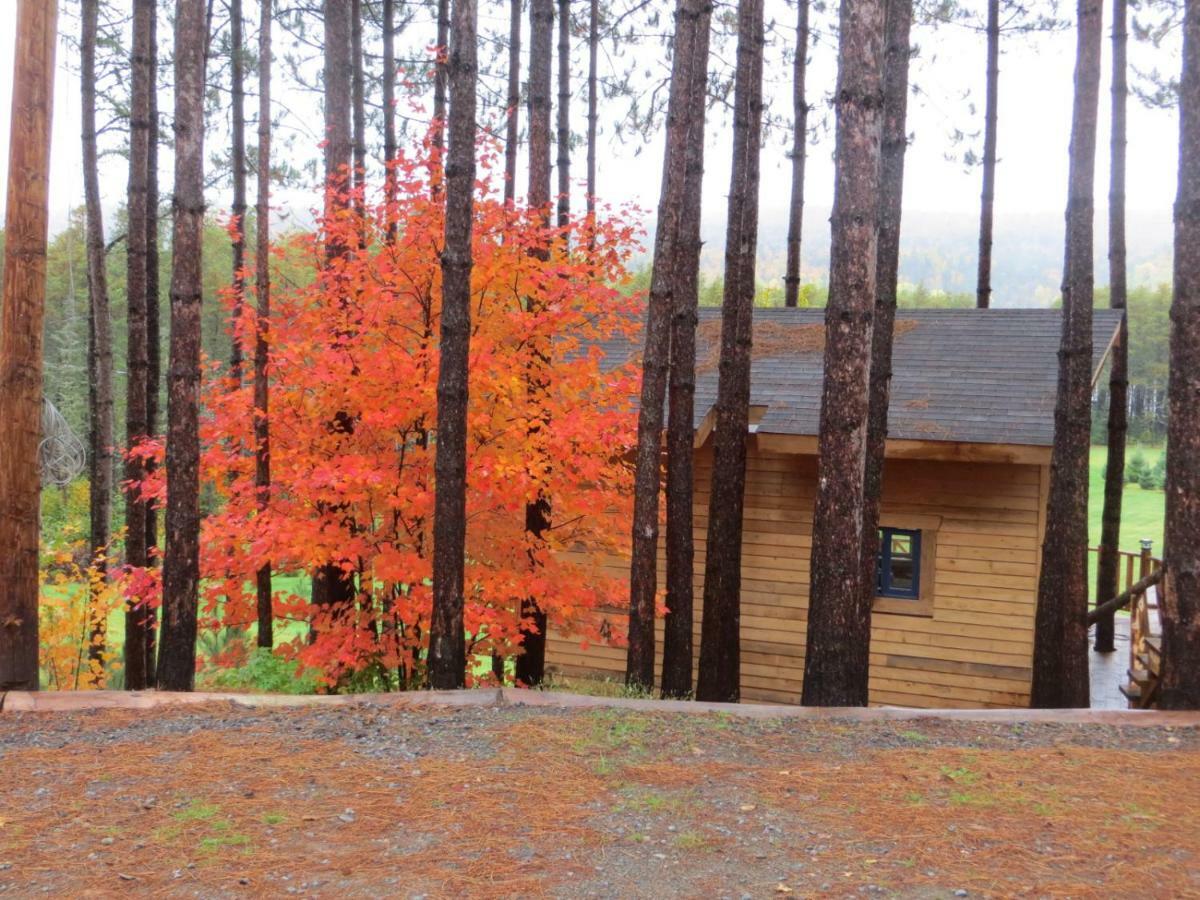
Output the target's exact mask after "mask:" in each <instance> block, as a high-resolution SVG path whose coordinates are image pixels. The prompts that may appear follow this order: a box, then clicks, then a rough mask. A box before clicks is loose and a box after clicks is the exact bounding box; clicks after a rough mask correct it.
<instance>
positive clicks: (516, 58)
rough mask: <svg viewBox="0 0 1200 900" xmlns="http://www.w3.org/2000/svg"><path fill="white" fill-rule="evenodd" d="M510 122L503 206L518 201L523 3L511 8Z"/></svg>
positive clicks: (513, 1)
mask: <svg viewBox="0 0 1200 900" xmlns="http://www.w3.org/2000/svg"><path fill="white" fill-rule="evenodd" d="M508 11H509V20H508V99H507V103H508V122H507V129H506V131H505V134H504V205H505V206H508V207H511V206H512V205H513V203H514V201H515V200H516V197H517V150H518V148H519V146H520V141H521V122H520V120H521V0H511V2H510V3H509V5H508Z"/></svg>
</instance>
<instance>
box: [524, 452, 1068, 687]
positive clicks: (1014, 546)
mask: <svg viewBox="0 0 1200 900" xmlns="http://www.w3.org/2000/svg"><path fill="white" fill-rule="evenodd" d="M750 441H751V446H750V453H749V457H748V472H747V484H746V518H745V530H744V538H743V557H742V563H743V576H742V617H741V637H742V668H741V682H742V696H743V698H744V699H747V700H764V701H774V702H786V703H796V702H799V697H800V687H801V681H802V678H803V674H804V642H805V630H806V628H807V608H808V584H809V554H810V551H811V539H812V506H813V498H814V487H815V479H816V459H815V458H814V457H813V456H810V455H797V454H785V453H777V452H773V451H770V450H764V449H761V448H760V447H759V446H758V443H757V441H756V440H755V439H754V438H750ZM710 478H711V448H710V447H709V446H705V447H702V448H700V449H699V450H697V452H696V486H697V490H696V532H695V534H696V567H695V572H696V605H697V610H696V627H695V633H696V641H695V649H696V652H697V654H698V653H699V645H700V639H699V636H700V609H699V607H700V605H701V597H702V590H703V585H702V581H703V575H704V541H705V533H706V529H707V515H706V513H707V507H708V485H709V481H710ZM1047 481H1048V472H1047V467H1045V466H1042V465H1015V464H1000V463H956V462H944V461H929V460H911V459H888V460H887V463H886V468H885V472H884V498H883V510H882V514H883V517H884V520H885V521H887V522H888V523H889V524H893V525H897V526H900V525H902V523H903V522H904V521H905V519H906V517H908V518H910V519H911V520H912V521H914V522H916V523H918V525H917V527H929V526H930V525H931V524H937V525H938V528H937V547H936V558H935V567H934V572H933V573H925V572H923V573H922V576H923V577H929V575H930V574H932V576H933V578H934V579H935V584H934V597H933V611H932V614H931V615H901V614H896V613H884V612H880V611H876V612H875V614H874V615H873V625H872V632H871V702H872V703H874V704H886V705H896V706H918V707H955V706H959V707H981V706H986V707H1005V706H1027V705H1028V701H1029V680H1030V665H1031V659H1032V650H1033V622H1034V604H1035V602H1036V597H1037V573H1038V566H1039V563H1040V557H1041V538H1042V533H1043V530H1044V527H1045V493H1046V483H1047ZM611 566H612V568H613V570H614V574H616V575H618V576H620V575H622V574H624V575H625V577H627V562H626V561H625V560H618V559H614V560H612V562H611ZM663 574H664V573H663V572H662V558H661V554H660V575H659V577H660V583H661V581H662V578H663ZM598 615H602V616H603V617H604V618H606V619H608V620H609V622H610V623H611V624H612V626H613V632H614V633H618V634H623V633H624V631H625V628H626V614H625V611H624V610H609V611H605V612H603V613H598ZM658 640H659V644H658V651H659V655H660V660H661V651H662V623H661V620H660V621H659V628H658ZM547 663H548V665H549V667H550V668H551V669H552V670H554V671H558V672H561V673H562V674H564V675H568V676H604V677H609V678H614V679H617V680H620V679H621V678H623V676H624V671H625V651H624V650H623V649H620V648H615V647H604V646H594V645H593V646H590V647H589V648H588V649H587V650H583V649H581V647H580V644H579V642H578V641H577V640H574V639H571V638H565V637H563V636H561V635H557V634H555V633H554V631H553V629H552V630H551V633H550V636H549V642H548V647H547Z"/></svg>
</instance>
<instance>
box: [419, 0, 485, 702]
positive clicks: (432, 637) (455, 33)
mask: <svg viewBox="0 0 1200 900" xmlns="http://www.w3.org/2000/svg"><path fill="white" fill-rule="evenodd" d="M478 16H479V12H478V9H477V7H476V5H475V0H454V5H453V7H452V10H451V21H450V41H451V43H450V56H449V61H448V66H447V69H448V76H449V80H450V147H449V154H448V156H447V159H446V233H445V241H444V243H443V245H442V322H441V343H440V347H439V350H440V360H439V363H438V381H437V399H438V402H437V423H438V428H437V456H436V461H435V463H434V477H435V479H436V486H437V490H436V494H435V495H434V496H435V499H434V511H433V622H432V625H431V629H430V634H429V684H430V686H432V687H433V688H435V689H449V688H460V687H462V686H463V685H464V684H465V682H466V669H467V657H466V636H465V633H464V631H463V628H464V625H463V607H464V600H463V591H464V586H463V572H464V558H465V555H466V539H467V399H468V396H467V380H468V368H469V365H470V350H471V267H472V256H471V231H472V225H473V222H474V193H475V76H476V65H475V54H476V48H475V31H476V24H477V19H478Z"/></svg>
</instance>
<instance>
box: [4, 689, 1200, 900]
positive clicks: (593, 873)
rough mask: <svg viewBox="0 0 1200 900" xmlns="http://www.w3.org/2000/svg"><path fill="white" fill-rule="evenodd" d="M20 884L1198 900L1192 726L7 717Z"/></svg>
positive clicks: (204, 713)
mask: <svg viewBox="0 0 1200 900" xmlns="http://www.w3.org/2000/svg"><path fill="white" fill-rule="evenodd" d="M0 767H3V771H4V772H5V773H6V775H7V777H6V778H5V779H4V780H3V783H2V784H0V895H9V896H22V897H24V896H30V895H42V894H51V895H60V894H61V895H67V896H110V895H117V894H131V893H132V894H135V895H159V896H166V897H226V896H247V897H249V896H284V897H287V896H305V897H358V896H362V897H374V896H380V895H388V896H400V897H412V898H416V897H464V896H472V897H474V896H478V897H493V896H522V897H524V896H562V897H674V896H681V897H682V896H688V897H690V896H697V897H729V898H733V900H741V898H745V897H752V898H757V897H780V896H788V895H795V896H813V895H823V896H837V897H864V896H900V897H921V898H925V897H961V896H972V897H975V896H1006V897H1007V896H1033V897H1040V896H1114V895H1125V894H1137V895H1139V896H1162V897H1178V896H1188V895H1191V896H1200V818H1198V817H1197V816H1195V813H1194V805H1195V802H1196V798H1197V797H1200V733H1198V730H1197V729H1195V728H1180V727H1175V728H1172V727H1144V726H1143V727H1117V726H1107V725H1061V724H1058V725H1056V724H1028V723H1026V724H1012V723H978V722H965V721H950V720H940V719H928V720H918V721H905V722H849V721H842V720H836V719H834V720H827V721H817V722H814V721H796V720H787V721H784V720H770V719H767V720H747V719H741V718H736V717H732V716H727V715H720V714H709V715H682V714H665V713H641V712H631V711H627V710H588V711H579V710H562V709H556V708H546V707H542V708H534V707H501V708H496V707H471V708H461V709H445V710H436V709H435V710H426V711H415V710H411V709H410V710H401V709H399V708H397V707H389V706H388V705H387V704H386V703H380V704H364V705H359V706H348V707H318V708H304V709H292V710H286V709H271V710H262V709H245V708H242V707H235V706H233V705H232V704H214V705H209V706H204V707H195V706H193V707H180V708H162V709H157V710H151V711H128V710H104V711H93V712H82V713H61V712H60V713H6V714H5V715H3V716H0Z"/></svg>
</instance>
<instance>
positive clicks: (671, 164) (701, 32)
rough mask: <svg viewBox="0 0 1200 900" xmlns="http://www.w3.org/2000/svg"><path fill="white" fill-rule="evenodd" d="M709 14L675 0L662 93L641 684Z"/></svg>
mask: <svg viewBox="0 0 1200 900" xmlns="http://www.w3.org/2000/svg"><path fill="white" fill-rule="evenodd" d="M711 16H712V3H711V2H710V0H677V2H676V5H675V39H674V42H673V45H672V46H673V48H674V57H673V59H672V61H671V87H670V96H669V98H668V100H667V123H666V131H667V138H666V140H667V145H666V151H665V153H664V156H663V177H662V187H661V191H660V194H659V201H658V222H657V226H656V228H655V232H654V261H653V270H652V273H651V276H650V297H649V301H648V303H647V310H646V332H645V338H644V340H645V349H644V350H643V353H642V388H641V405H640V408H639V410H638V432H637V450H636V455H635V458H634V460H635V461H634V466H635V469H634V489H633V490H634V493H633V526H632V541H633V553H632V556H631V558H630V563H629V648H628V653H627V655H626V661H625V683H626V684H627V685H629V686H630V687H637V688H641V689H644V690H649V689H650V688H652V687H653V686H654V645H655V634H654V603H655V595H656V593H657V591H658V572H657V569H658V507H659V503H658V493H659V485H660V483H661V464H662V433H663V424H664V423H663V420H664V415H663V406H664V400H665V399H666V393H667V375H668V368H669V363H670V358H671V314H672V310H673V308H674V297H675V290H676V261H677V259H678V257H679V245H680V238H681V227H682V221H681V218H682V208H683V203H684V195H685V190H686V184H687V163H688V148H689V142H688V138H689V134H690V131H691V128H692V127H693V122H694V120H695V116H696V113H697V110H696V109H695V107H694V105H693V99H694V94H695V92H694V89H693V85H692V83H691V78H690V74H691V73H692V72H693V71H694V70H695V69H696V68H697V66H698V65H699V66H704V67H706V66H707V59H708V28H709V22H710V17H711ZM700 60H704V62H703V63H701V62H700Z"/></svg>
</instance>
